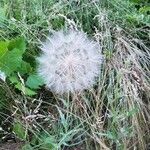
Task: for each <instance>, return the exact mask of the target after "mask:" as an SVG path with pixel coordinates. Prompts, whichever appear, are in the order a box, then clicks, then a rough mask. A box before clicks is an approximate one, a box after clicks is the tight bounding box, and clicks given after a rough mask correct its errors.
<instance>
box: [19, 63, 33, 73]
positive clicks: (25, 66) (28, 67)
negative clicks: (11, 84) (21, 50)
mask: <svg viewBox="0 0 150 150" xmlns="http://www.w3.org/2000/svg"><path fill="white" fill-rule="evenodd" d="M18 72H19V73H21V74H26V73H27V74H29V73H31V72H32V67H31V65H30V64H29V63H27V62H25V61H22V62H21V67H20V68H18Z"/></svg>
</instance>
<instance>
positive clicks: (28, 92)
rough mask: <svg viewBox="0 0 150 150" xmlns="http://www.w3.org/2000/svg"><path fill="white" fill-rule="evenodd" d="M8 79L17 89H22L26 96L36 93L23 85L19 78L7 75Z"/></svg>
mask: <svg viewBox="0 0 150 150" xmlns="http://www.w3.org/2000/svg"><path fill="white" fill-rule="evenodd" d="M9 80H10V81H11V83H13V84H14V85H15V88H16V89H18V90H19V91H22V92H23V93H24V94H25V95H28V96H33V95H36V94H37V93H36V92H35V91H33V90H30V89H29V88H27V87H25V86H24V85H23V84H22V83H21V82H20V80H19V79H18V77H16V76H15V75H14V76H11V77H9Z"/></svg>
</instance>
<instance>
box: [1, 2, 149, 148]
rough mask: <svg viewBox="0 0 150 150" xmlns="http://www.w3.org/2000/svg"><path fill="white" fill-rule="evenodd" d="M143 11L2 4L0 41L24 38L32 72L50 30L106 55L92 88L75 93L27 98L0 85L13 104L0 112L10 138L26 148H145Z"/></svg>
mask: <svg viewBox="0 0 150 150" xmlns="http://www.w3.org/2000/svg"><path fill="white" fill-rule="evenodd" d="M147 5H148V1H147V3H146V1H145V2H142V1H140V0H139V1H137V2H133V1H129V0H111V1H109V0H102V1H101V2H99V1H94V0H93V1H89V0H78V1H76V0H69V1H66V0H63V1H55V0H32V1H30V0H11V1H10V0H1V1H0V12H1V13H0V39H1V40H6V39H12V38H14V37H17V36H23V37H24V38H25V39H26V43H27V50H26V52H25V56H24V57H25V58H26V59H28V61H29V62H30V63H31V65H32V66H34V67H35V66H36V64H35V63H34V64H32V62H33V61H34V62H35V57H36V56H37V55H38V54H39V52H40V50H39V48H38V46H39V45H40V41H41V40H43V39H45V36H46V35H47V34H48V33H49V32H51V31H52V30H60V29H62V28H63V29H68V28H70V27H73V28H78V29H79V30H83V31H84V32H86V33H87V34H88V35H89V36H90V37H94V38H95V40H97V41H98V42H100V45H101V46H102V51H103V55H104V57H105V59H104V62H103V66H102V68H101V75H100V77H99V79H98V81H97V84H96V85H95V87H93V88H92V89H89V90H86V91H84V92H82V93H80V94H69V95H56V94H55V93H51V92H50V91H48V90H47V89H45V88H44V87H42V88H41V89H40V90H39V91H38V94H37V95H36V96H35V97H29V96H25V95H23V94H21V93H20V92H19V91H18V90H16V89H15V88H14V87H13V86H12V85H10V84H9V82H7V83H5V84H4V83H3V82H2V83H0V89H1V88H2V89H3V92H2V93H0V102H2V104H3V101H4V100H6V101H8V100H9V101H10V102H11V103H12V105H11V106H9V105H8V104H7V103H6V104H5V109H6V110H7V109H8V110H9V113H8V114H7V111H4V112H3V109H2V110H1V109H0V111H1V113H0V114H1V116H3V117H4V119H3V121H4V122H5V121H6V120H7V117H6V116H7V115H10V113H11V115H10V118H11V117H13V121H12V122H11V123H10V124H11V125H10V126H11V131H10V132H12V131H14V132H15V134H16V136H17V137H19V138H21V139H23V140H24V141H25V142H26V143H27V144H26V145H25V146H24V150H30V149H31V150H33V149H35V150H37V149H39V150H46V149H52V150H55V149H56V150H57V149H62V150H63V149H64V150H66V149H69V148H70V149H72V150H73V149H75V148H80V147H82V148H83V149H85V150H99V149H117V150H126V149H140V150H145V149H146V148H147V146H148V143H149V141H150V137H149V135H150V133H149V132H150V130H149V126H150V124H149V121H150V120H149V115H150V114H149V112H150V111H149V105H150V102H149V97H150V95H149V91H150V88H149V87H150V80H149V71H150V70H149V65H150V64H149V63H150V52H149V47H148V46H149V38H150V36H149V35H150V34H149V32H148V31H149V28H148V26H149V24H150V17H149V15H148V14H149V12H147V11H144V12H142V11H140V10H141V9H142V8H144V6H147ZM29 59H30V60H29ZM3 93H7V97H5V96H4V94H3ZM1 107H2V106H1V105H0V108H1ZM4 114H6V115H4ZM3 121H1V122H2V123H1V124H2V125H3Z"/></svg>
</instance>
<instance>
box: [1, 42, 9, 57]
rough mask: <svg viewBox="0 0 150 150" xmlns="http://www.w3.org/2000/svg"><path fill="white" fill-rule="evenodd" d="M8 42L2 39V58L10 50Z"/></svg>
mask: <svg viewBox="0 0 150 150" xmlns="http://www.w3.org/2000/svg"><path fill="white" fill-rule="evenodd" d="M7 47H8V42H4V41H0V58H2V57H3V56H4V55H5V54H6V52H7V51H8V49H7Z"/></svg>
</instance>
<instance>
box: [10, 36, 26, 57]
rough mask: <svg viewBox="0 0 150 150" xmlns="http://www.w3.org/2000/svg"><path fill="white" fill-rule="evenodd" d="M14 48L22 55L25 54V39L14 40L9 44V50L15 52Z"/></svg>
mask: <svg viewBox="0 0 150 150" xmlns="http://www.w3.org/2000/svg"><path fill="white" fill-rule="evenodd" d="M14 48H17V49H19V50H20V55H21V54H23V53H24V52H25V50H26V43H25V40H24V38H23V37H19V38H16V39H13V40H11V41H10V42H9V45H8V50H13V49H14Z"/></svg>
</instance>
